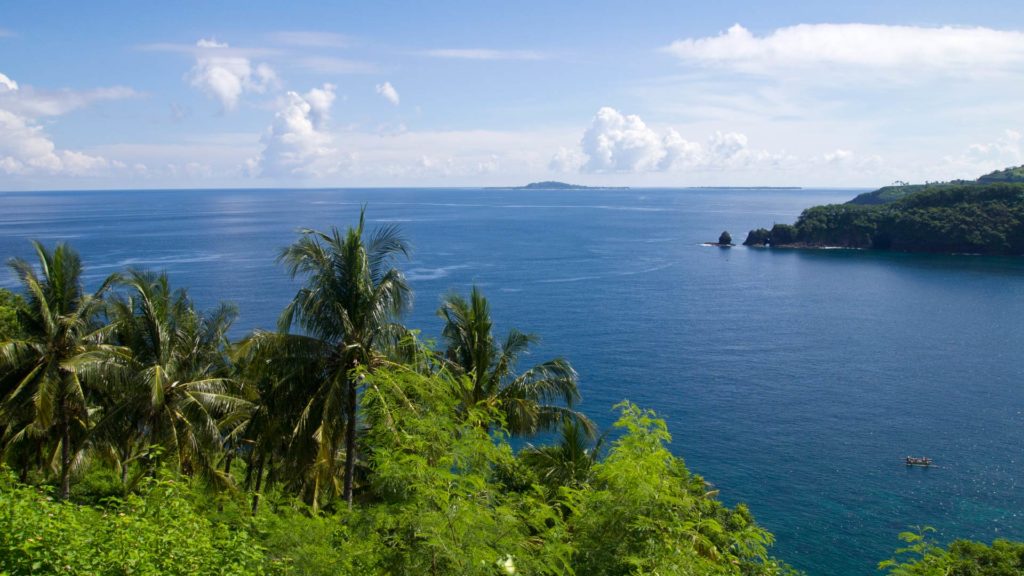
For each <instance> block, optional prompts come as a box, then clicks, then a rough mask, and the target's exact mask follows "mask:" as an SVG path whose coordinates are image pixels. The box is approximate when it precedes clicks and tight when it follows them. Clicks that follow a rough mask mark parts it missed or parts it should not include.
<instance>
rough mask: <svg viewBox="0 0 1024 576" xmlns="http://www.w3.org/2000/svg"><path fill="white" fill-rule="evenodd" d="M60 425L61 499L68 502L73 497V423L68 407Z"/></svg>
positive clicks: (64, 411)
mask: <svg viewBox="0 0 1024 576" xmlns="http://www.w3.org/2000/svg"><path fill="white" fill-rule="evenodd" d="M61 412H62V414H61V425H60V428H61V430H60V499H61V500H67V499H68V498H69V497H70V496H71V423H70V422H69V421H68V420H69V419H68V415H67V407H66V406H64V407H62V409H61Z"/></svg>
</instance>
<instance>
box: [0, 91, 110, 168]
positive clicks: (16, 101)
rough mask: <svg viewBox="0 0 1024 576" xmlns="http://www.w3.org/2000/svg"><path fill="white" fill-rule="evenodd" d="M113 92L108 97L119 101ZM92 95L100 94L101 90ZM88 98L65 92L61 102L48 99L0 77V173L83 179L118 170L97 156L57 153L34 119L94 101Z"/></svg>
mask: <svg viewBox="0 0 1024 576" xmlns="http://www.w3.org/2000/svg"><path fill="white" fill-rule="evenodd" d="M113 92H114V94H113V95H110V97H120V93H119V92H118V90H114V91H113ZM94 93H98V94H102V93H103V90H100V91H94ZM88 94H89V93H85V94H84V95H83V94H82V93H75V92H71V91H65V92H64V93H63V99H60V98H58V99H52V98H51V99H48V98H47V97H46V96H45V95H42V96H39V95H38V94H37V93H36V92H35V91H34V90H32V89H31V88H30V87H26V88H21V87H20V86H19V85H18V83H17V82H15V81H14V80H12V79H11V78H9V77H8V76H6V75H5V74H2V73H0V172H4V173H6V174H12V175H25V174H36V173H47V174H67V175H73V176H83V175H90V174H96V173H99V172H101V171H104V170H107V169H108V168H119V167H121V165H120V164H119V163H117V162H110V161H108V160H107V159H105V158H103V157H101V156H93V155H89V154H85V153H83V152H78V151H74V150H61V149H58V148H57V146H56V144H54V142H53V140H52V139H50V137H49V136H48V135H47V134H46V132H45V131H44V130H43V127H42V126H41V125H40V124H39V123H38V121H37V119H36V118H37V117H39V116H55V115H58V114H62V113H65V112H67V111H69V110H71V109H73V108H75V107H77V106H81V105H85V104H86V103H88V102H89V101H91V100H94V99H97V98H95V97H92V96H89V95H88ZM61 102H63V104H61ZM72 103H73V104H72Z"/></svg>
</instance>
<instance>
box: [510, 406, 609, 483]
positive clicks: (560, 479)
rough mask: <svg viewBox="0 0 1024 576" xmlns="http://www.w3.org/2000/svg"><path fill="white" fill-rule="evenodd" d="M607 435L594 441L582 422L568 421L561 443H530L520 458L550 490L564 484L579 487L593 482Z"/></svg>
mask: <svg viewBox="0 0 1024 576" xmlns="http://www.w3.org/2000/svg"><path fill="white" fill-rule="evenodd" d="M604 438H605V435H604V434H602V435H601V437H600V438H598V439H597V440H596V441H595V440H592V438H591V436H590V435H589V434H588V433H587V430H586V429H585V428H584V427H583V426H582V425H580V423H579V422H575V421H570V422H565V423H564V424H562V431H561V438H560V439H559V441H558V444H552V445H549V446H533V445H528V446H527V447H526V448H524V449H523V451H522V453H521V454H520V457H521V458H522V460H523V462H524V463H525V464H526V465H527V466H529V467H530V468H531V469H533V470H534V471H535V472H536V473H537V476H538V477H539V478H540V481H541V482H542V483H543V484H544V485H545V486H548V487H549V488H550V489H552V490H557V489H558V488H559V487H561V486H569V487H573V488H579V487H580V486H583V485H585V484H586V483H587V482H588V481H590V479H591V476H592V474H591V470H592V469H593V467H594V464H597V462H598V458H599V457H600V455H601V449H602V448H603V446H604Z"/></svg>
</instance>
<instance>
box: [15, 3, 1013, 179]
mask: <svg viewBox="0 0 1024 576" xmlns="http://www.w3.org/2000/svg"><path fill="white" fill-rule="evenodd" d="M1022 135H1024V10H1021V9H1020V6H1019V4H1018V3H1017V1H1016V0H1004V1H989V0H975V1H972V2H963V1H962V0H957V1H955V2H954V1H947V0H930V1H905V2H893V1H885V2H882V1H876V0H861V1H857V2H821V1H815V2H797V1H777V2H767V1H753V0H749V1H730V0H720V1H718V2H689V1H681V0H675V1H670V0H665V1H649V2H645V1H640V0H635V1H633V2H618V1H610V0H608V1H605V0H594V1H589V2H560V1H557V0H546V1H542V2H541V1H532V0H522V1H518V2H507V1H505V2H498V1H490V0H476V1H466V2H455V1H445V0H433V1H431V2H411V1H410V2H395V1H388V0H378V1H376V2H362V3H355V2H330V3H327V2H304V1H290V2H287V3H285V2H280V1H276V2H260V1H247V2H230V1H222V2H207V1H202V2H198V1H197V2H174V3H170V2H164V3H150V2H103V1H91V2H51V1H46V0H37V1H33V2H5V3H4V5H3V8H2V10H0V190H53V189H103V188H115V189H151V188H220V187H244V188H255V187H398V186H400V187H406V186H424V187H439V186H440V187H444V186H507V185H522V184H525V183H527V182H531V181H538V180H561V181H567V182H573V183H580V184H588V185H596V186H601V185H607V186H635V187H641V186H657V187H662V186H666V187H684V186H758V185H766V186H827V187H874V186H881V185H885V184H889V183H891V182H894V181H896V180H902V181H909V182H924V181H936V180H948V179H953V178H974V177H977V176H979V175H981V174H983V173H986V172H989V171H991V170H994V169H998V168H1003V167H1006V166H1011V165H1019V164H1022V163H1024V136H1022Z"/></svg>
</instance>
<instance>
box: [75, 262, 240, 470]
mask: <svg viewBox="0 0 1024 576" xmlns="http://www.w3.org/2000/svg"><path fill="white" fill-rule="evenodd" d="M122 284H123V285H124V286H125V287H127V288H128V294H127V295H124V296H122V297H120V298H116V299H114V300H113V301H112V302H111V304H110V308H109V315H110V317H111V326H112V334H111V335H112V338H113V339H114V340H115V341H116V342H117V343H118V344H121V345H122V346H124V347H125V348H126V349H128V350H130V351H131V359H130V361H129V362H126V363H124V365H123V366H121V367H120V368H121V369H120V370H119V371H118V372H119V373H120V374H121V376H122V377H121V378H119V379H117V380H116V381H114V380H113V379H109V380H108V381H114V382H115V384H116V385H114V386H111V388H114V389H113V390H108V394H109V396H110V397H111V398H112V399H113V400H114V402H113V406H111V407H110V409H109V410H107V411H106V413H105V414H104V417H103V418H102V419H101V420H100V422H99V423H98V424H97V426H96V430H95V432H94V438H95V439H96V440H97V442H98V443H106V444H112V445H115V446H117V447H118V448H119V452H120V455H121V458H119V460H122V461H121V462H119V465H120V466H121V467H122V480H124V478H125V477H126V469H125V467H126V466H127V462H125V461H123V460H125V458H124V456H129V458H128V459H132V458H136V457H138V456H141V455H146V459H147V460H149V463H150V465H151V466H152V465H155V464H156V461H157V459H156V458H153V457H152V456H151V455H150V454H149V452H150V448H151V447H154V446H155V447H159V449H160V453H161V454H163V455H166V456H169V457H173V458H174V459H175V461H176V467H177V469H178V470H179V471H181V472H182V473H185V474H189V475H192V474H199V475H200V476H202V477H204V478H206V479H207V480H211V481H217V480H222V479H223V478H222V477H221V476H220V475H219V474H218V472H217V471H216V469H215V459H216V456H217V454H218V453H219V451H220V449H221V447H222V437H221V433H220V420H221V418H223V417H224V416H227V415H229V414H231V413H232V412H237V411H239V410H240V409H242V408H243V407H244V405H245V401H244V400H242V399H241V398H239V397H237V396H236V395H235V394H234V393H233V390H232V385H231V384H232V383H231V381H230V379H229V378H228V375H229V374H228V372H229V365H228V360H227V353H226V349H227V346H228V341H227V331H228V329H229V328H230V326H231V323H232V322H233V320H234V318H235V315H236V312H235V308H234V307H233V306H230V305H226V304H222V305H221V306H220V307H218V308H217V309H215V310H214V311H213V312H212V313H210V314H201V313H199V312H197V311H196V309H195V307H194V305H193V303H192V301H191V299H190V298H189V297H188V293H187V292H186V291H185V290H181V289H179V290H172V289H171V287H170V283H169V282H168V279H167V274H166V273H162V274H154V273H152V272H144V271H136V270H133V271H130V272H129V273H128V274H127V276H126V278H125V279H124V281H123V282H122ZM133 452H134V454H133Z"/></svg>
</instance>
